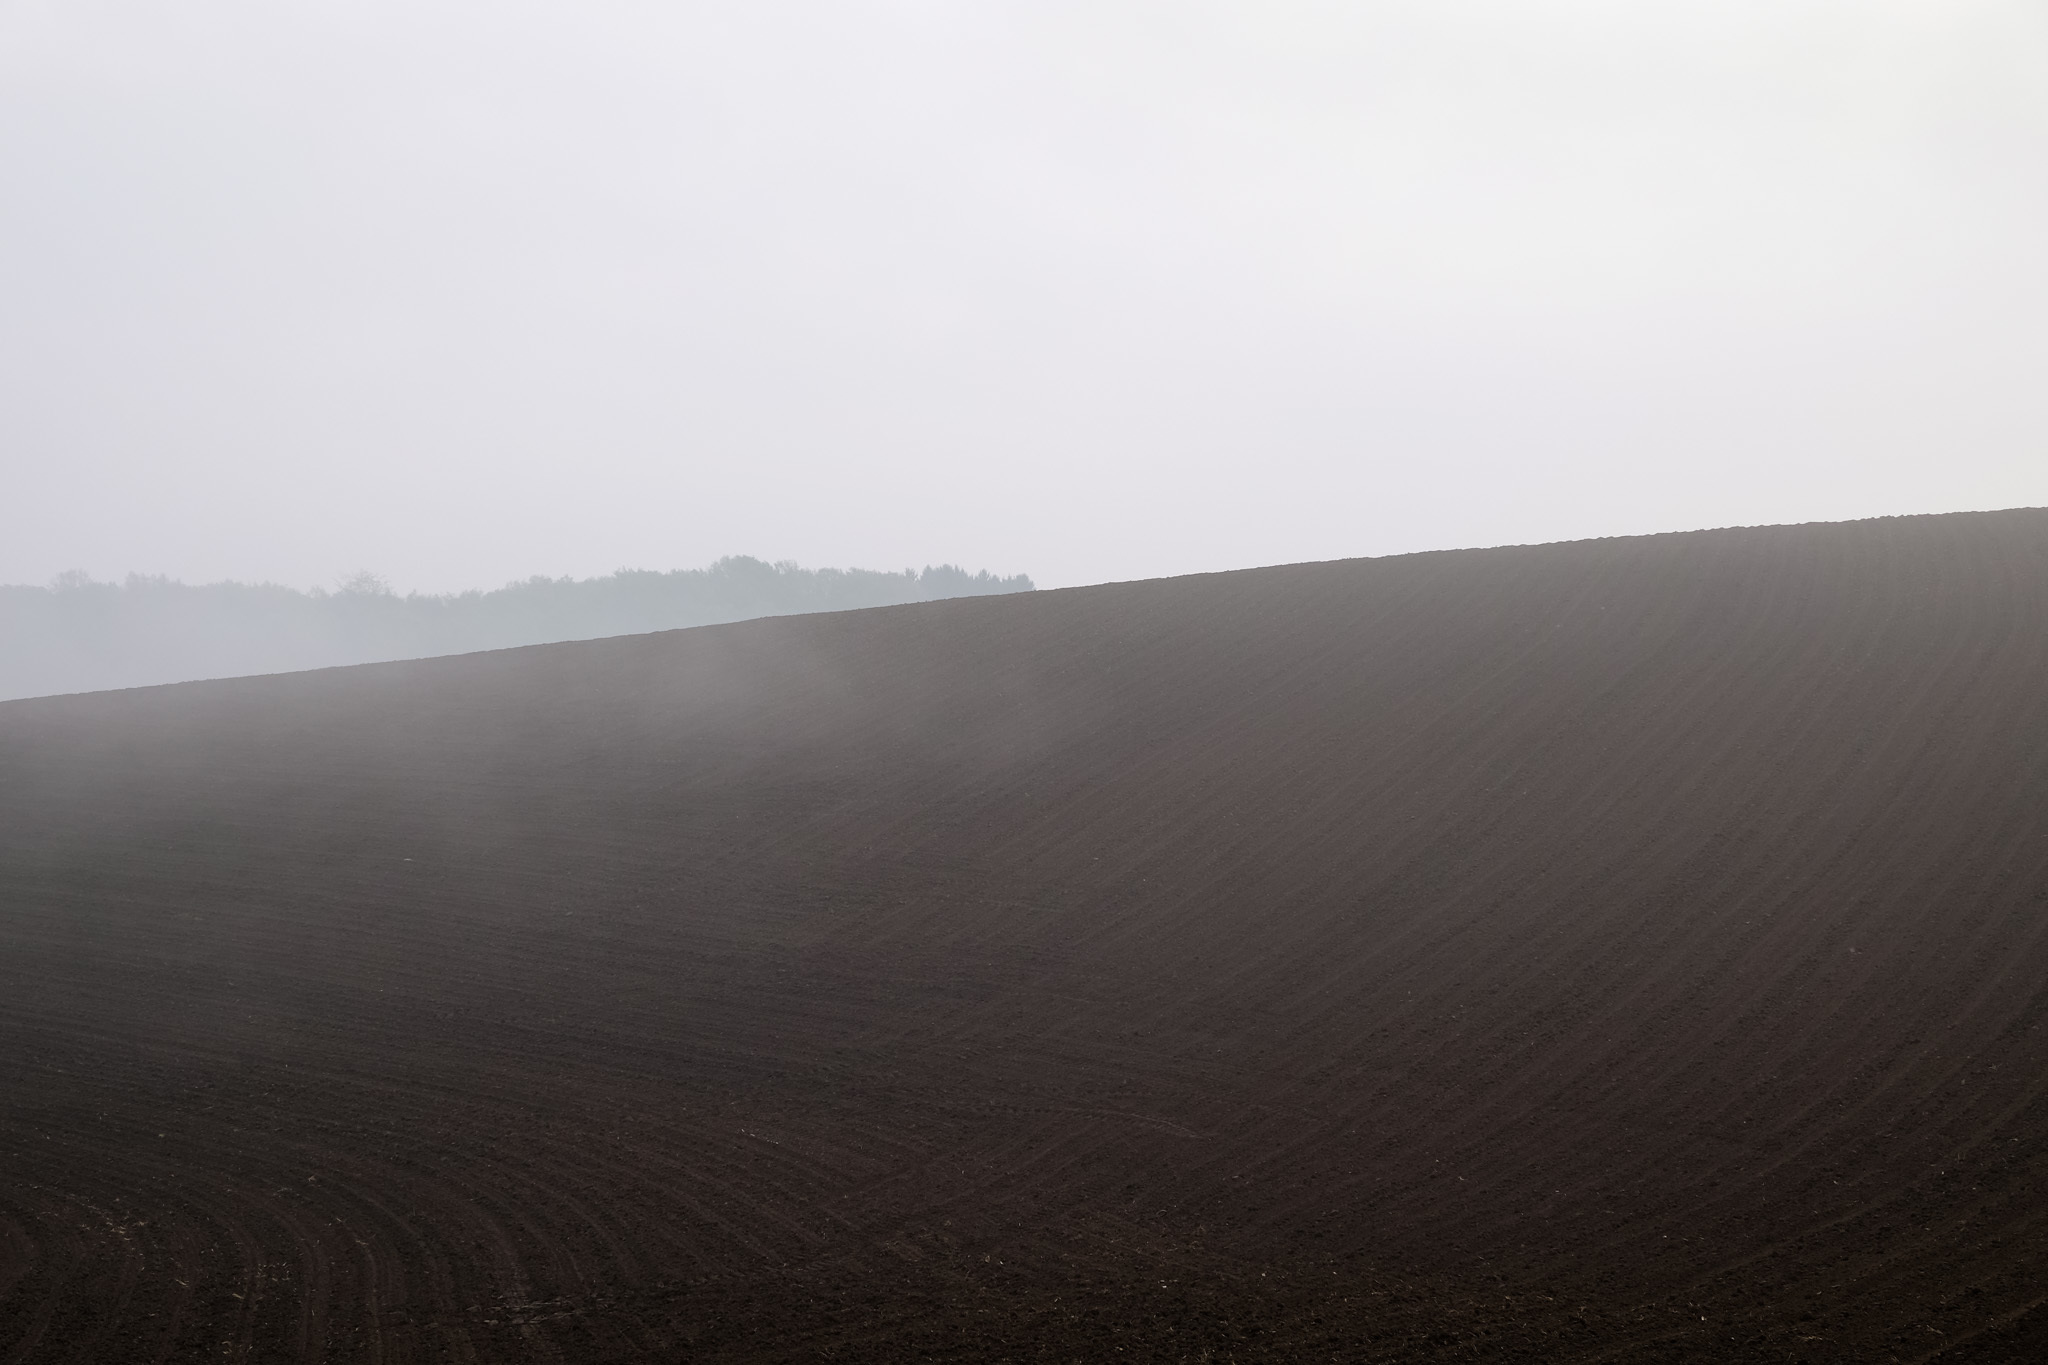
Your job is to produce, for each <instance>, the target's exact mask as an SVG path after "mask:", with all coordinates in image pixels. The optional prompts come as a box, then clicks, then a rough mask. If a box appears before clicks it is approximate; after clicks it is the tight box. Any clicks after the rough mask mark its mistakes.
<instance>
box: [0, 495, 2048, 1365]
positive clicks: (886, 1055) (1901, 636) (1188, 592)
mask: <svg viewBox="0 0 2048 1365" xmlns="http://www.w3.org/2000/svg"><path fill="white" fill-rule="evenodd" d="M2044 1030H2048V513H2043V512H2036V511H2022V512H2004V513H1990V514H1976V515H1965V516H1949V517H1924V518H1904V519H1893V520H1885V521H1874V522H1862V523H1852V524H1845V525H1830V526H1805V527H1788V528H1771V529H1761V530H1739V531H1716V532H1706V533H1699V534H1691V535H1677V536H1660V537H1650V538H1643V539H1633V540H1610V541H1597V542H1587V543H1580V544H1567V545H1552V546H1541V547H1534V548H1519V549H1505V550H1485V551H1460V552H1455V553H1446V554H1431V555H1414V556H1407V557H1402V558H1395V559H1382V560H1365V561H1353V562H1345V563H1333V564H1320V565H1307V566H1299V567H1290V568H1279V569H1262V570H1255V571H1249V572H1243V573H1233V574H1219V575H1211V576H1204V577H1193V578H1183V579H1173V580H1166V581H1159V582H1148V583H1134V584H1125V585H1113V586H1106V587H1097V588H1086V589H1077V590H1071V591H1064V592H1051V593H1046V592H1041V593H1037V594H1030V595H1024V596H1017V597H1006V598H993V599H978V600H974V599H970V600H964V601H954V602H943V603H936V604H931V605H924V606H909V607H899V608H887V609H883V610H878V611H869V612H853V613H846V614H841V615H833V616H813V617H800V618H784V619H777V620H767V621H759V622H753V623H748V624H744V625H735V626H719V627H712V628H707V629H702V630H694V631H682V632H675V633H670V634H665V635H652V636H638V637H629V638H621V639H614V640H605V641H597V642H591V643H584V644H574V645H553V646H543V647H537V648H532V649H524V650H514V651H507V652H503V653H496V654H479V655H468V656H463V657H460V658H452V659H439V660H429V661H423V662H416V663H406V664H390V665H375V666H369V667H362V668H353V669H338V670H332V671H327V672H321V673H310V674H297V675H289V676H282V677H271V678H262V679H249V680H237V681H228V682H216V683H199V684H188V685H183V686H178V687H167V688H156V689H149V690H142V691H135V692H126V693H103V694H96V695H91V696H82V697H65V698H53V699H46V700H38V701H26V702H10V703H6V704H4V705H0V1361H37V1362H42V1361H87V1360H132V1361H149V1360H199V1359H215V1360H217V1359H250V1360H264V1361H272V1360H285V1361H290V1360H306V1361H316V1360H317V1361H334V1362H341V1361H349V1362H353V1361H384V1362H402V1361H430V1360H431V1361H442V1360H446V1361H523V1360H533V1361H564V1362H599V1361H631V1360H641V1359H656V1360H681V1359H705V1360H721V1359H725V1360H757V1359H758V1360H831V1361H878V1362H879V1361H900V1360H910V1359H928V1360H1002V1359H1010V1360H1016V1361H1039V1360H1046V1361H1051V1360H1062V1361H1064V1360H1090V1361H1093V1360H1099V1359H1105V1358H1110V1357H1112V1356H1115V1355H1116V1353H1117V1352H1118V1351H1119V1350H1121V1351H1122V1357H1121V1358H1126V1359H1140V1360H1188V1361H1196V1360H1213V1361H1223V1360H1267V1359H1271V1360H1317V1359H1321V1360H1345V1361H1353V1360H1389V1361H1394V1360H1399V1361H1410V1360H1432V1359H1442V1360H1472V1359H1490V1360H1531V1361H1535V1360H1543V1361H1568V1360H1583V1361H1592V1360H1615V1361H1666V1360H1674V1361H1675V1360H1714V1359H1742V1360H1760V1361H1779V1360H1782V1361H1797V1360H1805V1361H1852V1360H1853V1361H1864V1360H1888V1359H1894V1358H1896V1359H1899V1360H1926V1359H1930V1358H1936V1357H1938V1358H1939V1359H1941V1360H1944V1361H1968V1362H1988V1361H2005V1360H2028V1359H2037V1358H2043V1357H2044V1356H2048V1307H2044V1303H2048V1188H2044V1179H2043V1177H2044V1175H2048V1036H2044Z"/></svg>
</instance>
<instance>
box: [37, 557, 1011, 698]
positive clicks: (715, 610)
mask: <svg viewBox="0 0 2048 1365" xmlns="http://www.w3.org/2000/svg"><path fill="white" fill-rule="evenodd" d="M1031 588H1032V582H1031V579H1030V577H1029V576H1028V575H1025V574H1016V575H1013V576H1011V577H1008V578H1002V577H997V576H996V575H993V574H990V573H989V572H987V571H986V570H982V571H980V572H977V573H968V572H967V571H966V570H964V569H961V568H957V567H955V566H954V565H951V564H941V565H938V566H936V567H934V566H929V565H928V566H926V567H925V568H924V569H923V570H922V571H919V570H911V569H905V570H903V571H902V572H901V573H879V572H876V571H874V570H870V569H804V568H799V567H798V566H797V565H795V564H789V563H780V564H766V563H763V562H762V561H760V560H758V559H751V558H747V557H745V556H730V557H728V558H725V559H721V560H719V561H718V562H717V563H715V564H713V565H711V566H710V567H709V568H705V569H679V570H676V571H674V572H671V573H656V572H653V571H650V570H633V569H622V570H620V571H619V572H618V573H615V574H610V575H607V576H606V577H603V578H594V579H583V580H577V579H570V578H560V579H550V578H531V579H528V580H527V581H526V582H523V583H511V584H508V585H506V586H505V587H503V588H499V589H497V590H496V591H493V592H465V593H450V594H440V595H435V594H421V593H407V594H406V595H404V596H402V597H401V596H400V595H398V594H397V593H395V592H393V591H392V590H391V588H390V586H389V585H388V584H387V583H385V582H384V581H383V580H382V579H381V578H379V577H377V576H376V575H374V574H369V573H360V574H357V575H355V576H353V577H351V578H350V579H348V580H346V581H345V582H344V583H343V584H342V585H341V587H340V589H339V590H338V591H335V592H327V591H325V590H321V589H315V590H314V591H312V592H300V591H298V590H297V589H294V588H286V587H280V586H278V585H276V584H273V583H258V584H252V583H210V584H206V585H204V586H188V585H187V584H184V583H177V582H173V581H171V580H169V579H167V578H160V577H159V578H150V577H144V576H141V575H135V574H131V575H129V577H128V578H127V579H126V581H124V582H121V583H100V582H95V581H93V580H92V578H91V577H89V576H88V575H85V574H82V573H71V574H66V575H64V576H61V577H60V578H59V579H58V580H57V581H56V582H55V583H53V584H52V585H51V586H49V587H47V588H37V587H0V646H4V647H0V699H5V698H8V697H33V696H42V695H45V694H48V693H56V692H90V691H98V690H101V689H105V688H113V687H141V686H146V685H149V684H152V683H167V682H184V681H186V680H188V679H194V678H221V677H230V676H234V675H238V674H248V673H283V672H288V671H291V670H294V669H302V668H326V667H331V666H333V665H336V664H358V663H370V662H374V661H377V660H384V659H416V658H422V657H425V656H428V655H435V654H460V653H464V652H467V651H470V650H479V649H507V648H511V647H513V646H516V645H533V644H543V643H547V642H549V641H554V640H585V639H593V638H596V637H599V636H606V635H629V634H637V633H640V632H644V631H651V630H675V629H678V628H680V627H684V626H705V625H713V624H716V623H718V622H721V621H742V620H747V619H749V618H752V617H757V616H783V615H789V614H792V613H799V612H812V611H846V610H851V609H854V608H858V607H884V606H893V605H895V604H897V603H902V602H931V601H937V600H939V599H941V598H947V597H973V596H982V595H986V594H990V593H1008V592H1029V591H1030V590H1031Z"/></svg>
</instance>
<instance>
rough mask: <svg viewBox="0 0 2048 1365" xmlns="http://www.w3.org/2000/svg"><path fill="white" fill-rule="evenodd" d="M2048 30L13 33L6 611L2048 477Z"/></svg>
mask: <svg viewBox="0 0 2048 1365" xmlns="http://www.w3.org/2000/svg"><path fill="white" fill-rule="evenodd" d="M2044 243H2048V6H2044V5H2042V4H2041V3H2039V2H2038V0H2012V2H2010V3H2001V2H1998V0H1987V2H1985V3H1973V0H1918V2H1914V3H1908V2H1905V0H1890V2H1889V3H1887V2H1886V0H1841V2H1840V3H1819V2H1817V0H1711V3H1697V4H1677V3H1671V4H1658V3H1651V2H1650V0H1613V2H1612V3H1599V2H1597V0H1578V2H1575V3H1565V2H1563V0H1499V2H1498V3H1459V2H1458V0H1417V2H1416V3H1383V4H1373V3H1362V2H1358V3H1334V2H1333V3H1297V2H1295V0H1246V3H1242V4H1204V3H1192V2H1191V0H1171V2H1168V0H1161V2H1160V3H1132V2H1129V0H1086V3H1063V2H1062V0H1020V2H1019V3H1001V2H1000V0H988V2H987V3H957V4H942V3H915V2H912V0H900V2H897V3H885V2H881V0H842V2H840V3H813V4H795V3H782V2H781V0H741V2H739V3H730V4H688V3H645V4H629V3H615V2H614V0H577V2H576V3H573V4H572V3H560V4H547V3H524V2H522V0H492V2H491V3H488V4H486V3H482V0H403V2H402V3H401V2H400V0H346V2H344V0H328V2H326V3H303V2H296V3H295V2H291V0H247V3H220V2H219V0H180V2H179V3H175V4H174V3H168V2H167V0H165V2H161V3H139V2H137V0H112V2H111V3H102V2H101V0H0V474H4V490H0V492H4V495H0V582H43V581H47V580H48V579H49V578H50V577H51V576H52V575H54V574H56V573H58V572H59V571H61V570H65V569H71V568H82V569H85V570H87V571H89V572H91V573H93V574H95V575H97V576H101V577H109V576H118V575H121V574H124V573H127V572H129V571H131V570H132V571H142V572H156V573H168V574H171V575H173V576H176V577H182V578H184V579H186V580H188V581H194V582H197V581H208V580H213V579H218V578H227V577H232V578H241V579H269V580H273V581H279V582H284V583H291V584H296V585H299V586H307V585H312V584H328V585H332V584H333V583H334V582H335V581H336V580H338V579H339V578H340V577H341V576H343V575H345V574H347V573H349V572H351V571H354V570H357V569H362V568H368V569H372V570H375V571H377V572H380V573H382V574H384V575H386V576H387V577H389V578H390V579H391V580H392V581H394V582H395V583H396V584H397V585H398V586H399V587H401V588H416V589H421V590H446V589H453V588H463V587H472V586H496V585H497V584H499V583H502V582H504V581H506V580H508V579H511V578H515V577H525V576H528V575H531V574H536V573H544V574H550V575H558V574H575V575H578V576H587V575H591V574H598V573H604V572H608V571H610V570H612V569H615V568H619V567H622V566H638V567H647V568H663V569H665V568H672V567H679V566H689V565H699V564H703V563H705V562H707V561H709V560H711V559H713V558H715V557H717V556H720V555H724V554H733V553H745V554H754V555H759V556H762V557H764V558H771V559H774V558H793V559H797V560H800V561H802V562H804V563H806V564H813V565H862V566H870V567H884V568H891V567H900V566H902V565H906V564H918V565H921V564H924V563H927V562H938V561H945V560H951V561H957V562H960V563H963V564H966V565H968V566H969V567H974V568H979V567H987V568H990V569H994V570H997V571H1000V572H1016V571H1028V572H1030V573H1032V574H1033V575H1035V576H1036V577H1037V579H1038V581H1039V582H1040V583H1041V584H1046V585H1063V584H1070V583H1081V582H1090V581H1097V580H1103V579H1113V578H1133V577H1150V576H1155V575H1161V574H1172V573H1182V572H1188V571H1191V570H1198V569H1211V568H1227V567H1236V566H1242V565H1251V564H1263V563H1276V562H1286V561H1295V560H1305V559H1327V558H1335V557H1342V556H1351V555H1367V554H1385V553H1390V552H1397V551H1404V550H1412V549H1425V548H1435V547H1447V546H1462V545H1483V544H1498V543H1503V542H1516V541H1532V540H1556V539H1564V538H1575V537H1581V536H1591V535H1606V534H1615V533H1632V532H1640V531H1654V530H1673V529H1683V528H1691V527H1699V526H1708V525H1726V524H1734V523H1756V522H1777V521H1804V520H1814V519H1838V518H1845V517H1859V516H1869V515H1874V514H1881V513H1892V512H1917V511H1945V510H1952V509H1963V508H1982V507H1999V506H2014V505H2023V504H2041V503H2048V381H2044V378H2043V376H2044V375H2048V263H2044V257H2048V253H2044Z"/></svg>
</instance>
